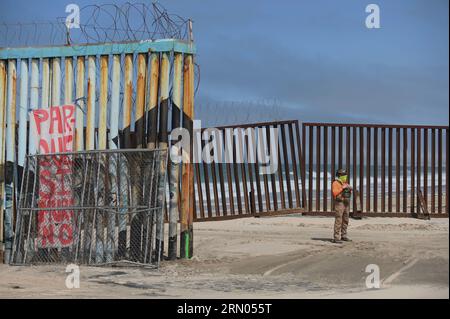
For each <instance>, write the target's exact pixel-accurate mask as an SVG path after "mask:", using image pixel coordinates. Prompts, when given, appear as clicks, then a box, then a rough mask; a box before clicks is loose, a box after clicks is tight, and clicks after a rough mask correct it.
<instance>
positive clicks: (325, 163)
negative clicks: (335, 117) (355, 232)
mask: <svg viewBox="0 0 450 319" xmlns="http://www.w3.org/2000/svg"><path fill="white" fill-rule="evenodd" d="M331 176H333V172H331ZM331 181H333V179H331ZM328 187H329V185H328V126H326V125H325V126H324V127H323V204H322V207H323V211H324V212H326V211H327V210H328Z"/></svg>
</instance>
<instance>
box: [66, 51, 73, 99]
mask: <svg viewBox="0 0 450 319" xmlns="http://www.w3.org/2000/svg"><path fill="white" fill-rule="evenodd" d="M64 65H65V66H64V73H65V75H66V76H65V79H64V104H66V105H67V104H71V103H73V58H72V57H66V58H65V59H64Z"/></svg>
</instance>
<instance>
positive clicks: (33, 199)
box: [11, 149, 167, 267]
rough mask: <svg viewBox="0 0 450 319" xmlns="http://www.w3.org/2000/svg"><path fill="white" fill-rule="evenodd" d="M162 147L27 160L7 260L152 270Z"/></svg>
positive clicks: (158, 217)
mask: <svg viewBox="0 0 450 319" xmlns="http://www.w3.org/2000/svg"><path fill="white" fill-rule="evenodd" d="M166 161H167V151H166V150H158V149H157V150H142V149H141V150H138V149H134V150H108V151H106V150H104V151H82V152H76V153H59V154H58V153H57V154H40V155H30V156H27V160H26V164H25V170H24V174H23V179H22V187H21V192H20V201H19V205H18V214H17V224H16V228H15V236H14V245H13V250H12V258H11V262H12V263H13V264H37V263H54V262H66V263H68V262H72V263H83V264H94V265H102V264H113V263H117V262H133V263H139V264H145V265H152V266H156V267H157V266H159V262H160V260H161V255H162V254H161V248H162V247H161V245H160V244H158V238H157V237H156V233H157V230H158V229H161V227H162V223H163V218H162V215H163V205H164V200H163V199H164V192H165V188H166V184H165V181H166V176H165V175H164V174H161V170H160V166H161V163H162V162H166Z"/></svg>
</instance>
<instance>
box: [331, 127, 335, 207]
mask: <svg viewBox="0 0 450 319" xmlns="http://www.w3.org/2000/svg"><path fill="white" fill-rule="evenodd" d="M330 169H331V181H332V182H333V181H334V179H335V177H336V127H335V126H332V127H331V166H330ZM331 210H332V211H334V200H333V199H332V200H331Z"/></svg>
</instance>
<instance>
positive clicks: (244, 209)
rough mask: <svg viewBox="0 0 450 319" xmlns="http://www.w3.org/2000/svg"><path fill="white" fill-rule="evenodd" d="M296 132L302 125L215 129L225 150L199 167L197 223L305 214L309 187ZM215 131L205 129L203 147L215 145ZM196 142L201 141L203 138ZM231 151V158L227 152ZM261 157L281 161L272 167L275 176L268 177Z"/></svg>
mask: <svg viewBox="0 0 450 319" xmlns="http://www.w3.org/2000/svg"><path fill="white" fill-rule="evenodd" d="M298 127H299V125H298V121H280V122H266V123H256V124H253V125H252V124H245V125H230V126H221V127H218V128H214V131H215V133H216V135H217V136H221V137H223V140H220V141H217V144H219V145H220V144H222V145H223V146H225V148H226V149H225V152H224V153H223V152H222V151H220V152H219V150H222V149H221V148H220V147H219V148H218V150H217V149H216V148H215V147H214V152H213V153H211V156H212V158H213V162H212V163H205V162H202V163H200V164H199V163H196V165H195V166H196V181H197V188H196V190H195V192H196V194H195V195H196V196H195V197H194V198H195V199H196V200H197V202H196V204H197V211H196V215H195V221H204V220H223V219H230V218H240V217H247V216H265V215H273V214H279V213H280V212H284V213H300V212H302V211H304V207H303V206H302V204H304V205H306V204H307V202H306V201H303V202H302V201H301V199H300V197H301V196H300V194H301V193H303V191H304V185H305V184H304V181H303V179H304V176H305V175H304V174H302V170H303V169H304V165H303V164H302V152H301V146H300V145H297V144H298V141H300V136H299V137H298V138H294V133H293V132H294V130H297V129H298ZM269 129H272V130H273V131H272V132H271V131H270V130H269ZM211 130H213V129H208V128H204V129H202V133H203V141H202V143H201V145H205V144H206V145H207V143H208V142H209V143H212V141H211V140H208V139H207V138H208V137H210V135H211V134H212V131H211ZM283 130H284V131H285V133H284V134H283ZM298 130H299V129H298ZM274 132H277V134H275V133H274ZM196 136H197V137H198V140H200V133H197V134H196ZM289 144H290V147H288V145H289ZM199 145H200V143H199ZM255 146H256V147H257V149H255V148H254V147H255ZM227 149H228V150H232V152H227ZM211 151H212V150H211V149H210V148H205V149H203V152H204V153H206V154H209V153H210V152H211ZM275 152H276V153H275ZM227 153H229V154H227ZM258 153H260V155H259V156H264V154H266V156H269V155H271V156H273V157H274V158H275V159H276V160H277V162H276V163H273V164H275V168H276V171H274V172H269V173H270V174H267V173H265V171H264V167H263V164H266V163H264V162H261V161H260V160H258V161H256V159H257V158H258V156H257V155H258ZM263 158H264V157H263ZM231 161H232V163H230V162H231ZM219 164H223V165H219ZM269 180H271V181H272V185H271V186H272V187H269ZM222 181H223V182H222ZM225 181H226V182H227V184H228V187H225V185H224V186H223V187H222V186H221V188H220V191H219V189H218V185H219V184H222V183H224V182H225ZM210 184H211V186H210ZM244 186H245V187H244ZM258 189H259V190H258ZM289 189H290V192H291V197H290V198H289V195H288V194H289ZM263 191H264V196H263ZM255 192H256V193H255ZM284 192H286V195H285V194H283V193H284ZM245 193H247V196H245ZM293 193H295V194H296V195H295V196H294V194H293ZM305 194H306V193H305ZM305 197H306V196H305Z"/></svg>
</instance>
